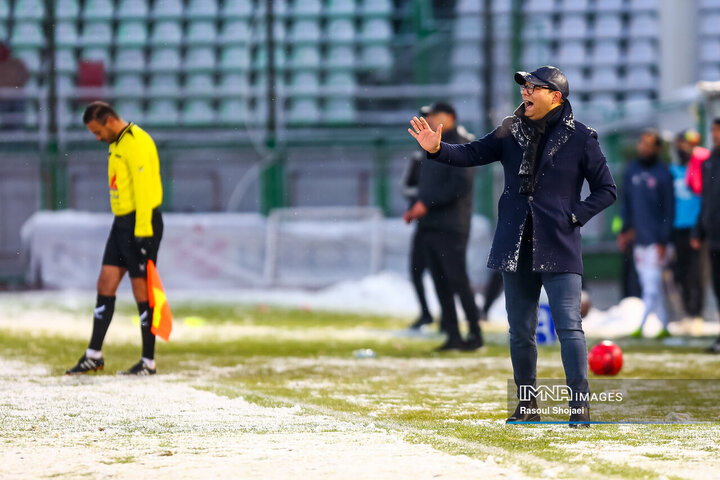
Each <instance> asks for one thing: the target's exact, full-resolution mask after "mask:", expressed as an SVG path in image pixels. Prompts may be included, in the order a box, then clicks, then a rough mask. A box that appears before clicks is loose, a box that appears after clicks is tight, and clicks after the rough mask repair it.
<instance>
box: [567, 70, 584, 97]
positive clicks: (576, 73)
mask: <svg viewBox="0 0 720 480" xmlns="http://www.w3.org/2000/svg"><path fill="white" fill-rule="evenodd" d="M563 73H564V74H565V77H567V79H568V84H569V85H570V94H571V95H572V94H573V93H574V92H584V91H586V90H588V87H587V81H586V80H585V75H584V74H583V69H582V67H580V66H574V67H566V68H564V69H563ZM573 96H574V95H573Z"/></svg>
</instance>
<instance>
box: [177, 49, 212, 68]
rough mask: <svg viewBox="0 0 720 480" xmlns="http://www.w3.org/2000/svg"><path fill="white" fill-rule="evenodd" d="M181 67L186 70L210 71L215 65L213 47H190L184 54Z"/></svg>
mask: <svg viewBox="0 0 720 480" xmlns="http://www.w3.org/2000/svg"><path fill="white" fill-rule="evenodd" d="M183 67H184V68H185V70H186V71H188V72H193V71H206V70H209V71H212V70H214V69H215V67H216V61H215V49H214V48H212V47H191V48H189V49H188V50H187V53H186V54H185V61H184V64H183Z"/></svg>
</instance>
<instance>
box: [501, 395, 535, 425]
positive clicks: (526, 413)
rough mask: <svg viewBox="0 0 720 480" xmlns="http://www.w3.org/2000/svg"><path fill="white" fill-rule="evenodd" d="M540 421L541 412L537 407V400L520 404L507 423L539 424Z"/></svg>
mask: <svg viewBox="0 0 720 480" xmlns="http://www.w3.org/2000/svg"><path fill="white" fill-rule="evenodd" d="M539 421H540V410H539V409H538V406H537V400H535V399H534V398H533V399H532V400H525V401H522V402H520V403H518V406H517V407H515V412H514V413H513V414H512V415H510V418H508V419H507V420H505V423H515V422H539Z"/></svg>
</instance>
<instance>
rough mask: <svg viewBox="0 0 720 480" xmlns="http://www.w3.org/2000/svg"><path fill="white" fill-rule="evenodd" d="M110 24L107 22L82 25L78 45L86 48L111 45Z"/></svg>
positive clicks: (111, 32)
mask: <svg viewBox="0 0 720 480" xmlns="http://www.w3.org/2000/svg"><path fill="white" fill-rule="evenodd" d="M112 39H113V31H112V24H111V23H110V22H108V21H97V22H88V23H86V24H85V25H83V29H82V35H81V36H80V45H82V46H87V47H95V46H108V45H110V44H111V43H112Z"/></svg>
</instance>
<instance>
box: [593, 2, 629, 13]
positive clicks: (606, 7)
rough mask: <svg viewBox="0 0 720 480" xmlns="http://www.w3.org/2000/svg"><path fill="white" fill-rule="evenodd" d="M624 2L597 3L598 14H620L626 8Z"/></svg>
mask: <svg viewBox="0 0 720 480" xmlns="http://www.w3.org/2000/svg"><path fill="white" fill-rule="evenodd" d="M623 3H624V0H602V1H601V2H595V10H596V11H597V12H620V11H622V9H623V8H624V6H623Z"/></svg>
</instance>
